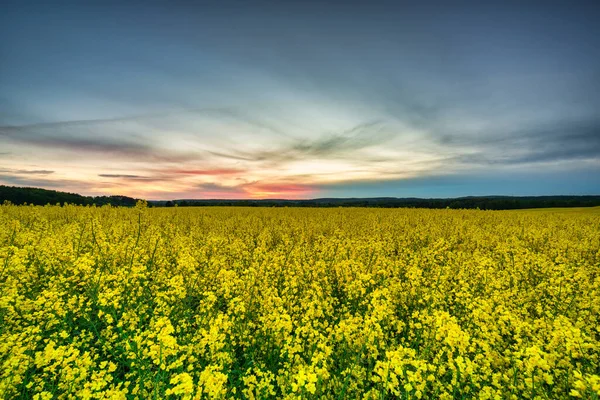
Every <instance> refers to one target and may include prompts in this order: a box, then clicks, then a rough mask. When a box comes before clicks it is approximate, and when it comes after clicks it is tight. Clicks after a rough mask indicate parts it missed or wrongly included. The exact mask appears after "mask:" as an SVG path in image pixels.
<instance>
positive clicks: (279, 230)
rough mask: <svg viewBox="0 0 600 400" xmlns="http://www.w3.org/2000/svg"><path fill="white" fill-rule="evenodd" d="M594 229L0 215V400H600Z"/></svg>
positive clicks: (374, 216)
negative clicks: (240, 399) (531, 399)
mask: <svg viewBox="0 0 600 400" xmlns="http://www.w3.org/2000/svg"><path fill="white" fill-rule="evenodd" d="M599 272H600V212H598V209H579V210H577V211H570V210H568V211H562V210H535V211H475V210H472V211H462V210H419V209H352V208H349V209H346V208H344V209H341V208H340V209H338V208H335V209H304V208H302V209H299V208H298V209H295V208H277V209H275V208H171V209H165V208H163V209H157V208H146V207H145V206H144V204H142V203H140V204H138V206H137V207H136V208H114V207H110V206H104V207H99V208H96V207H77V206H65V207H57V206H46V207H34V206H11V205H4V206H0V366H1V368H0V397H1V398H6V399H11V398H21V399H29V398H34V399H53V398H56V399H67V398H78V399H79V398H81V399H92V398H94V399H100V398H115V399H163V398H173V399H175V398H183V399H191V398H194V399H196V398H197V399H200V398H244V399H267V398H272V399H275V398H289V399H292V398H306V399H310V398H325V399H345V398H347V399H357V398H365V399H386V398H387V399H390V398H395V399H415V398H417V399H419V398H441V399H460V398H479V399H510V398H512V399H517V398H537V399H560V398H570V397H581V398H595V399H597V398H598V397H599V396H600V360H599V357H600V321H599V316H600V273H599Z"/></svg>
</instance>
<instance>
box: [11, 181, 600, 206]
mask: <svg viewBox="0 0 600 400" xmlns="http://www.w3.org/2000/svg"><path fill="white" fill-rule="evenodd" d="M137 200H138V199H134V198H132V197H126V196H97V197H91V196H82V195H80V194H76V193H66V192H59V191H56V190H46V189H39V188H23V187H14V186H1V185H0V203H3V202H5V201H9V202H11V203H12V204H34V205H46V204H61V205H64V204H77V205H93V204H95V205H97V206H102V205H105V204H110V205H113V206H125V207H132V206H135V204H136V202H137ZM148 205H149V206H150V207H175V206H177V207H210V206H239V207H241V206H243V207H380V208H400V207H405V208H454V209H457V208H462V209H480V210H514V209H522V208H548V207H594V206H600V196H519V197H512V196H480V197H459V198H451V199H421V198H396V197H375V198H349V199H337V198H328V199H312V200H270V199H269V200H169V201H152V200H149V201H148Z"/></svg>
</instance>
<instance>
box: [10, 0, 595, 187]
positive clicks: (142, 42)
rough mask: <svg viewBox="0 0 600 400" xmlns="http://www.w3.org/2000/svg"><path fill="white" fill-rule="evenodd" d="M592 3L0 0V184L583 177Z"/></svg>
mask: <svg viewBox="0 0 600 400" xmlns="http://www.w3.org/2000/svg"><path fill="white" fill-rule="evenodd" d="M598 21H600V6H599V5H598V4H595V3H594V2H582V1H581V2H578V1H573V2H566V1H565V2H552V1H549V2H496V4H492V2H452V1H450V2H423V3H418V4H417V3H416V2H415V3H412V4H411V3H408V2H399V1H395V2H393V1H369V2H367V1H365V2H352V1H350V2H317V1H303V2H290V1H282V2H274V1H259V2H256V1H237V2H233V1H220V2H196V3H194V4H192V2H183V1H181V2H179V1H173V2H162V3H161V2H101V3H100V2H97V3H93V2H60V1H59V2H30V1H18V2H4V3H3V11H2V13H0V184H11V185H29V186H41V187H50V188H57V189H65V190H72V191H78V192H82V193H89V194H96V193H113V194H116V193H120V194H131V195H137V196H145V197H151V198H178V197H321V196H338V197H347V196H361V197H363V196H364V197H367V196H421V197H448V196H450V197H452V196H462V195H485V194H510V195H519V194H523V195H536V194H600V28H599V26H600V24H599V23H598Z"/></svg>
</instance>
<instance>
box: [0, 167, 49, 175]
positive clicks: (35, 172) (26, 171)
mask: <svg viewBox="0 0 600 400" xmlns="http://www.w3.org/2000/svg"><path fill="white" fill-rule="evenodd" d="M54 172H55V171H50V170H46V169H32V170H29V169H3V168H0V173H8V174H19V175H50V174H53V173H54Z"/></svg>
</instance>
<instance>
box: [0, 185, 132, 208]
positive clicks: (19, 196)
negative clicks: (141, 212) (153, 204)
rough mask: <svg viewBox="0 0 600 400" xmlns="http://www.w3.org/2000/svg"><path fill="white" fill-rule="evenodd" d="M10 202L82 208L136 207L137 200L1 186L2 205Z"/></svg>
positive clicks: (0, 202)
mask: <svg viewBox="0 0 600 400" xmlns="http://www.w3.org/2000/svg"><path fill="white" fill-rule="evenodd" d="M5 201H9V202H10V203H12V204H17V205H21V204H34V205H38V206H44V205H46V204H52V205H54V204H60V205H64V204H77V205H82V206H87V205H97V206H103V205H105V204H110V205H112V206H124V207H133V206H135V204H136V202H137V199H134V198H131V197H127V196H95V197H93V196H82V195H80V194H77V193H67V192H59V191H57V190H47V189H39V188H31V187H15V186H3V185H0V204H2V203H4V202H5Z"/></svg>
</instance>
